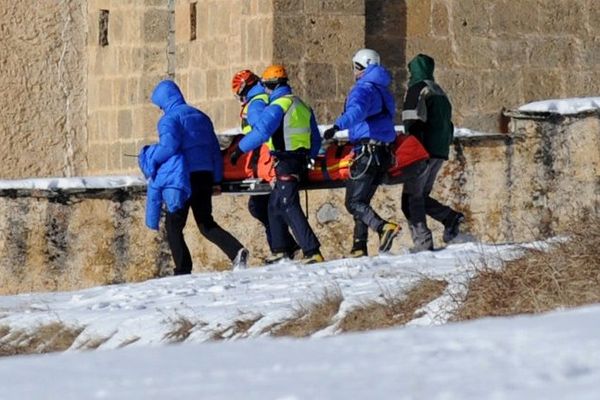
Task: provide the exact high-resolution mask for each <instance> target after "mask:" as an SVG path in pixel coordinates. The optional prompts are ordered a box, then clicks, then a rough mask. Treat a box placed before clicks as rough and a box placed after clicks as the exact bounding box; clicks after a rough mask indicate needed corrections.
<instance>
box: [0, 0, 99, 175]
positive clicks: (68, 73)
mask: <svg viewBox="0 0 600 400" xmlns="http://www.w3.org/2000/svg"><path fill="white" fill-rule="evenodd" d="M85 14H86V4H85V2H79V1H73V2H69V1H67V2H58V1H44V2H37V1H35V2H34V1H14V2H8V1H5V2H3V5H2V7H0V37H1V38H2V39H1V40H0V88H1V91H2V96H0V110H1V112H0V135H1V137H2V146H0V159H1V160H2V163H0V178H1V179H7V178H21V177H25V176H49V175H53V176H67V175H73V174H81V173H83V172H84V171H86V157H85V151H86V136H87V132H86V82H85V71H86V65H87V56H86V51H85V30H84V29H82V26H84V20H85Z"/></svg>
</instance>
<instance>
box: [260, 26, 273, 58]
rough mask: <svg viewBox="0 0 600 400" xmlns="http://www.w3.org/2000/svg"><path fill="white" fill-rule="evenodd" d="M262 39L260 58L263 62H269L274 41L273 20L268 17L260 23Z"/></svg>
mask: <svg viewBox="0 0 600 400" xmlns="http://www.w3.org/2000/svg"><path fill="white" fill-rule="evenodd" d="M261 27H262V40H261V52H260V54H261V58H260V61H262V62H263V63H270V62H271V60H272V59H273V53H274V42H275V40H273V38H274V37H275V36H274V35H273V20H271V19H269V20H266V21H265V22H262V23H261Z"/></svg>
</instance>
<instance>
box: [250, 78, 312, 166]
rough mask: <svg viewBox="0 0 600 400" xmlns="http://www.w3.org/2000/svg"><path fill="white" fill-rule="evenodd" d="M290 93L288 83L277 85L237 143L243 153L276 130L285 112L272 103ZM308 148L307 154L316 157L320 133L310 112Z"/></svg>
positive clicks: (263, 141)
mask: <svg viewBox="0 0 600 400" xmlns="http://www.w3.org/2000/svg"><path fill="white" fill-rule="evenodd" d="M288 94H292V88H290V87H289V86H288V85H282V86H279V87H278V88H277V89H275V90H274V91H273V93H271V95H270V96H269V105H268V106H267V107H266V108H265V109H264V110H263V112H262V113H261V114H260V118H258V121H256V123H255V124H253V125H252V123H251V125H252V131H251V132H249V133H248V134H247V135H246V136H244V138H243V139H242V140H241V141H240V143H239V148H240V150H242V151H243V152H244V153H246V152H249V151H252V150H254V149H256V148H258V147H259V146H260V145H261V144H263V143H265V142H267V141H268V140H269V138H270V137H271V136H273V134H274V133H275V132H276V131H277V129H278V128H279V127H280V126H281V124H282V123H283V117H284V116H285V113H284V112H283V109H282V108H281V107H280V106H278V105H277V104H272V103H273V101H275V100H277V99H278V98H280V97H282V96H285V95H288ZM310 130H311V135H310V149H307V150H309V155H310V156H311V157H316V156H317V155H318V154H319V150H320V149H321V133H320V132H319V126H318V125H317V121H316V119H315V114H314V113H312V115H311V117H310Z"/></svg>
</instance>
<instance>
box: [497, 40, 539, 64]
mask: <svg viewBox="0 0 600 400" xmlns="http://www.w3.org/2000/svg"><path fill="white" fill-rule="evenodd" d="M495 48H496V53H497V55H498V58H497V60H498V66H499V67H502V68H509V69H510V68H513V67H524V66H526V65H528V64H529V59H530V53H531V50H530V48H529V42H528V41H527V40H519V39H514V40H497V41H496V43H495Z"/></svg>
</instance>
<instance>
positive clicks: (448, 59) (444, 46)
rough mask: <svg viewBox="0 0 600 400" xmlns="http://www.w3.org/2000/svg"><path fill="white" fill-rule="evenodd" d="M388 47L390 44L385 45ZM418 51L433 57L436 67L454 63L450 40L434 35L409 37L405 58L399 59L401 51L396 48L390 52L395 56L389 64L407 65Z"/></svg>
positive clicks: (453, 64)
mask: <svg viewBox="0 0 600 400" xmlns="http://www.w3.org/2000/svg"><path fill="white" fill-rule="evenodd" d="M390 47H391V46H386V48H388V49H389V48H390ZM396 47H397V45H396ZM420 53H421V54H427V55H429V56H430V57H433V59H434V60H435V65H436V69H438V68H450V67H453V66H455V65H456V61H455V60H454V53H453V51H452V44H451V42H450V40H449V39H446V38H434V37H427V38H410V39H409V40H408V41H407V43H406V56H407V57H406V59H404V60H402V59H400V56H401V55H402V52H401V50H400V49H398V48H396V51H394V52H393V53H392V54H394V55H395V56H396V58H394V59H392V60H391V63H390V65H399V66H404V65H407V64H408V63H409V62H410V60H412V58H413V57H414V56H416V55H417V54H420Z"/></svg>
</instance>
